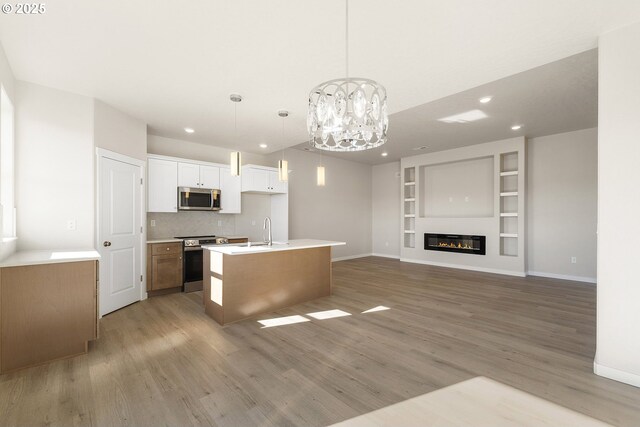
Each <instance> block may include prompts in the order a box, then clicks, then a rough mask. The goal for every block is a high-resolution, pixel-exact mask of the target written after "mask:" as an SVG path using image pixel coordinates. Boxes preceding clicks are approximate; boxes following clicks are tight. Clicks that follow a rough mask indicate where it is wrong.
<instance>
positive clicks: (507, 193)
mask: <svg viewBox="0 0 640 427" xmlns="http://www.w3.org/2000/svg"><path fill="white" fill-rule="evenodd" d="M517 195H518V192H517V191H505V192H503V193H500V197H510V196H517Z"/></svg>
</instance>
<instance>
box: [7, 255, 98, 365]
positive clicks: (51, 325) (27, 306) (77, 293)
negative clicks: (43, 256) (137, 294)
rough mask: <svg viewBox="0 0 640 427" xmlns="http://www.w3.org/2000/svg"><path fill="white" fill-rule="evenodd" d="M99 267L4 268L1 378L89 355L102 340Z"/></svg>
mask: <svg viewBox="0 0 640 427" xmlns="http://www.w3.org/2000/svg"><path fill="white" fill-rule="evenodd" d="M97 278H98V262H97V261H94V260H90V261H75V262H63V263H52V264H37V265H24V266H16V267H3V268H1V269H0V373H5V372H9V371H13V370H16V369H20V368H25V367H28V366H35V365H39V364H42V363H46V362H49V361H52V360H57V359H62V358H65V357H69V356H74V355H77V354H82V353H86V352H87V348H88V347H87V345H88V344H87V343H88V342H89V341H92V340H94V339H96V338H97V337H98V300H97V297H98V289H97V288H98V279H97Z"/></svg>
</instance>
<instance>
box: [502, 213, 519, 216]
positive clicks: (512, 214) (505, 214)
mask: <svg viewBox="0 0 640 427" xmlns="http://www.w3.org/2000/svg"><path fill="white" fill-rule="evenodd" d="M500 216H502V217H507V216H518V212H502V213H500Z"/></svg>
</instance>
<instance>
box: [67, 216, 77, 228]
mask: <svg viewBox="0 0 640 427" xmlns="http://www.w3.org/2000/svg"><path fill="white" fill-rule="evenodd" d="M75 229H76V220H75V219H70V220H67V230H75Z"/></svg>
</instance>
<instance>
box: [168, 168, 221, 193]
mask: <svg viewBox="0 0 640 427" xmlns="http://www.w3.org/2000/svg"><path fill="white" fill-rule="evenodd" d="M178 186H179V187H192V188H215V189H219V188H220V168H219V167H216V166H206V165H199V164H195V163H178Z"/></svg>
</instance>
